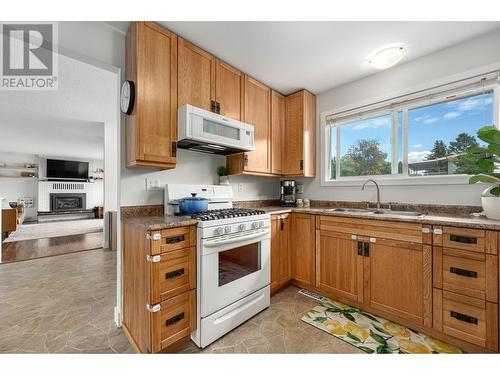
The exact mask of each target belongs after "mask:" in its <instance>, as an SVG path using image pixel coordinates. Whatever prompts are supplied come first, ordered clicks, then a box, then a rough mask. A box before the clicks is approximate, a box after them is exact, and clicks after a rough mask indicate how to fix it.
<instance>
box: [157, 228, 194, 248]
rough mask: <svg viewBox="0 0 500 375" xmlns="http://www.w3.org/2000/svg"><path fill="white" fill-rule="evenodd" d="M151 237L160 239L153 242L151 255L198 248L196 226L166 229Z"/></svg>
mask: <svg viewBox="0 0 500 375" xmlns="http://www.w3.org/2000/svg"><path fill="white" fill-rule="evenodd" d="M150 235H151V236H152V237H153V238H154V237H155V236H158V235H159V236H158V237H159V239H154V240H152V241H151V254H153V255H156V254H161V253H165V252H168V251H174V250H179V249H185V248H187V247H192V246H196V226H194V225H193V226H189V227H179V228H173V229H164V230H162V231H154V232H151V233H150Z"/></svg>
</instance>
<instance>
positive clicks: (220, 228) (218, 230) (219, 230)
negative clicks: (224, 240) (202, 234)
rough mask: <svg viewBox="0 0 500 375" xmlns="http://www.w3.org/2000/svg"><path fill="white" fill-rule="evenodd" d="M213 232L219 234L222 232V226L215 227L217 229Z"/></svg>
mask: <svg viewBox="0 0 500 375" xmlns="http://www.w3.org/2000/svg"><path fill="white" fill-rule="evenodd" d="M215 233H216V234H219V235H220V234H224V228H222V227H219V228H217V229H216V230H215Z"/></svg>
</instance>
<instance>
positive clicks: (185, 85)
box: [177, 38, 215, 111]
mask: <svg viewBox="0 0 500 375" xmlns="http://www.w3.org/2000/svg"><path fill="white" fill-rule="evenodd" d="M178 46H179V51H178V53H179V74H178V99H177V101H178V106H179V107H181V106H183V105H184V104H191V105H193V106H195V107H198V108H203V109H206V110H207V111H210V110H211V101H212V100H214V97H215V58H214V57H213V56H212V55H210V54H208V53H207V52H205V51H203V50H202V49H200V48H198V47H196V46H195V45H193V44H191V43H189V42H187V41H185V40H184V39H182V38H179V43H178Z"/></svg>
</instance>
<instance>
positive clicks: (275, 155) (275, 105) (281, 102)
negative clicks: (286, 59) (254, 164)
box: [271, 90, 286, 174]
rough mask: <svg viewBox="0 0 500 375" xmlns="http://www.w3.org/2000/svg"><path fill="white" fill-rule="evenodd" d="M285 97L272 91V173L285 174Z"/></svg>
mask: <svg viewBox="0 0 500 375" xmlns="http://www.w3.org/2000/svg"><path fill="white" fill-rule="evenodd" d="M285 115H286V111H285V97H284V96H283V95H281V94H280V93H278V92H276V91H274V90H273V91H272V92H271V173H273V174H283V142H284V139H285Z"/></svg>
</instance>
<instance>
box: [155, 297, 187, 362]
mask: <svg viewBox="0 0 500 375" xmlns="http://www.w3.org/2000/svg"><path fill="white" fill-rule="evenodd" d="M151 324H152V327H151V332H152V337H151V338H152V352H153V353H158V352H160V351H168V350H169V349H170V348H174V347H175V346H176V345H178V344H181V343H183V342H185V341H188V340H189V338H190V337H191V332H193V331H194V330H196V291H195V290H191V291H189V292H186V293H183V294H181V295H178V296H176V297H173V298H170V299H168V300H166V301H164V302H162V303H161V309H160V311H158V312H155V313H152V319H151Z"/></svg>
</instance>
